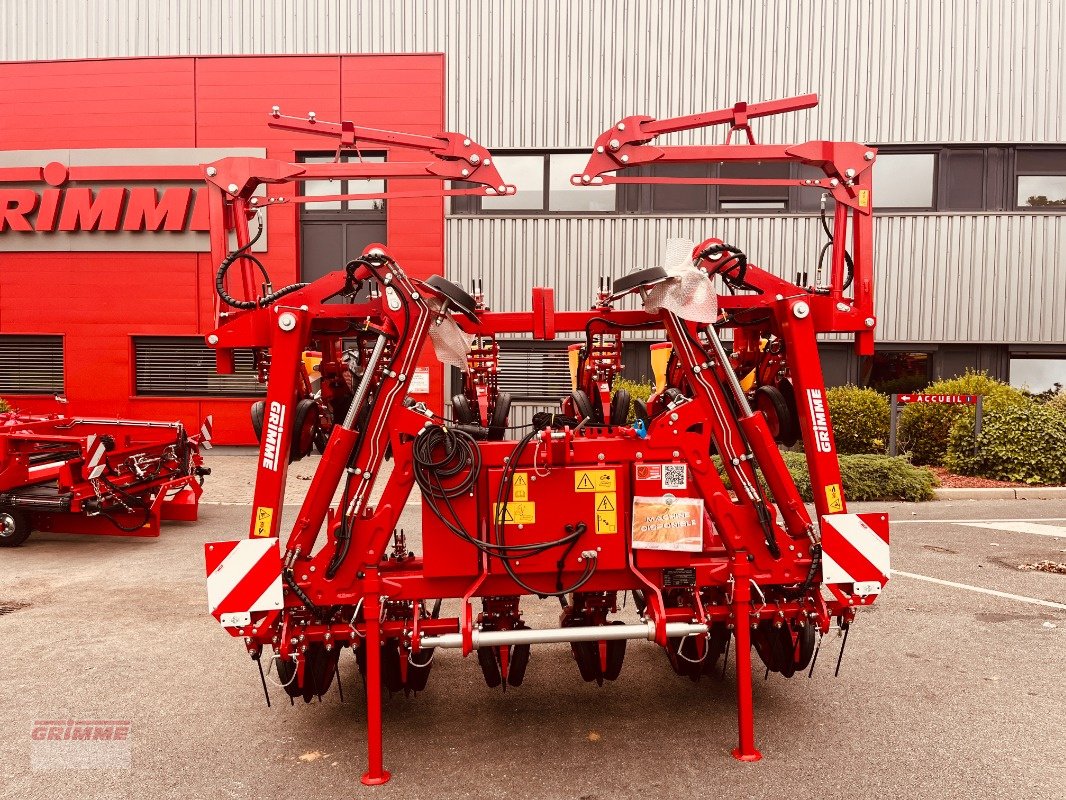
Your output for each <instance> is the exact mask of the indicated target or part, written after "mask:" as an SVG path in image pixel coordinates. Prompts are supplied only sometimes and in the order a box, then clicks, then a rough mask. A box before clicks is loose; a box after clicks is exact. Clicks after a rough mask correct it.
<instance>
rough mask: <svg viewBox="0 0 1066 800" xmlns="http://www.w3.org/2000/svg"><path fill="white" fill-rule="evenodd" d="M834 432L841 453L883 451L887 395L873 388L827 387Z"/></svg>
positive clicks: (886, 443)
mask: <svg viewBox="0 0 1066 800" xmlns="http://www.w3.org/2000/svg"><path fill="white" fill-rule="evenodd" d="M825 399H826V401H827V402H828V403H829V416H830V418H831V419H832V420H833V435H834V436H835V437H836V443H837V450H839V451H840V452H841V453H884V452H885V449H886V448H887V446H888V415H889V405H888V398H886V397H885V396H884V395H883V394H881V393H880V392H877V391H874V390H873V389H861V388H859V387H858V386H835V387H833V388H832V389H828V390H826V393H825Z"/></svg>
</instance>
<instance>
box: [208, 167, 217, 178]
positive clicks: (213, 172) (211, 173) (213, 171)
mask: <svg viewBox="0 0 1066 800" xmlns="http://www.w3.org/2000/svg"><path fill="white" fill-rule="evenodd" d="M216 175H218V170H217V169H215V168H214V167H208V168H207V177H209V178H213V177H215V176H216Z"/></svg>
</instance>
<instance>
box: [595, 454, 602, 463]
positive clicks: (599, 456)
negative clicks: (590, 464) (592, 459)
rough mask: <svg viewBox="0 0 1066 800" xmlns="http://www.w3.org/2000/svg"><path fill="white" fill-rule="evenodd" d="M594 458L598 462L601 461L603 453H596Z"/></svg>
mask: <svg viewBox="0 0 1066 800" xmlns="http://www.w3.org/2000/svg"><path fill="white" fill-rule="evenodd" d="M596 458H598V459H599V460H600V461H603V453H597V454H596Z"/></svg>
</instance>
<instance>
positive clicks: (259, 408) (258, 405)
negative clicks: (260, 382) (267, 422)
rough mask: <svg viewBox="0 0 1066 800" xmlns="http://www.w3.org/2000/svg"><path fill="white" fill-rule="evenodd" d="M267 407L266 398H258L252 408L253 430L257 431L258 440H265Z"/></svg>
mask: <svg viewBox="0 0 1066 800" xmlns="http://www.w3.org/2000/svg"><path fill="white" fill-rule="evenodd" d="M266 407H267V404H266V400H256V401H255V402H254V403H252V407H251V409H250V414H251V417H252V430H253V431H255V440H256V441H257V442H261V441H263V418H264V417H265V416H266Z"/></svg>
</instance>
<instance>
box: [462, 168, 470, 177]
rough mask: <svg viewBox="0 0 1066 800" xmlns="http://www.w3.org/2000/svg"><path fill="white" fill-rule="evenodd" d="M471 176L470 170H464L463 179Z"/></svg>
mask: <svg viewBox="0 0 1066 800" xmlns="http://www.w3.org/2000/svg"><path fill="white" fill-rule="evenodd" d="M469 174H470V170H468V169H464V170H463V177H464V178H465V177H466V176H467V175H469Z"/></svg>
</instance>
